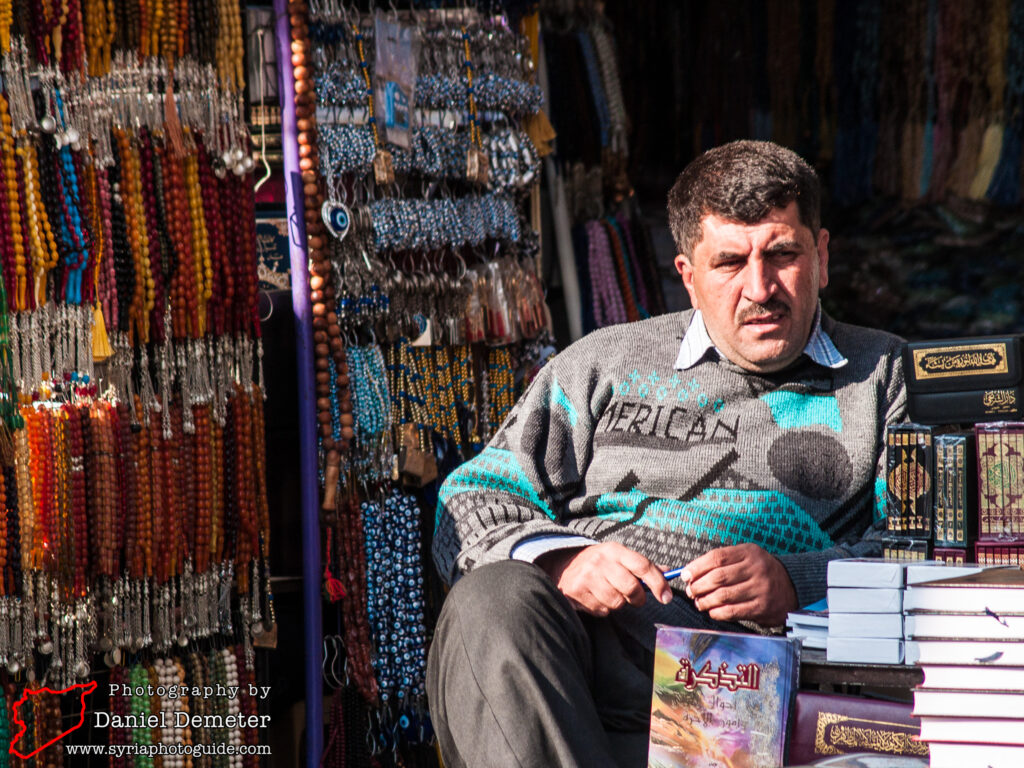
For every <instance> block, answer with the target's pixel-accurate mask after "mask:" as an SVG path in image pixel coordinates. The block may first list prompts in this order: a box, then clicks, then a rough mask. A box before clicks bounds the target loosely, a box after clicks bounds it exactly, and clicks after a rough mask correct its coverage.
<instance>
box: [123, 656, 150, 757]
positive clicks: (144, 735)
mask: <svg viewBox="0 0 1024 768" xmlns="http://www.w3.org/2000/svg"><path fill="white" fill-rule="evenodd" d="M128 683H129V685H130V686H131V688H132V695H131V705H130V707H131V708H130V710H129V712H130V714H132V715H135V716H136V718H137V720H136V722H145V719H148V717H149V716H150V715H151V714H154V713H153V705H152V700H151V699H150V698H149V697H148V696H145V695H139V694H138V693H137V692H136V691H138V690H139V689H140V688H141V689H142V690H143V691H145V690H146V689H147V688H149V686H150V678H149V672H148V671H147V670H146V668H145V667H144V666H142V664H136V665H135V666H133V667H132V668H131V671H130V672H129V675H128ZM132 743H133V744H139V745H147V746H148V745H150V744H152V743H153V731H152V730H151V729H150V728H146V727H135V728H132ZM154 763H155V761H154V760H153V757H152V755H148V754H138V755H135V765H136V766H137V767H138V768H152V767H153V765H154Z"/></svg>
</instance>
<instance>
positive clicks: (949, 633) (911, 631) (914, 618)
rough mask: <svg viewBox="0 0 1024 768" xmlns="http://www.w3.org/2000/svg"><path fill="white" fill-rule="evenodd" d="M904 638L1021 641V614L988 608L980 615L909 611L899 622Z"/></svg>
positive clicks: (1023, 633) (1023, 631) (1023, 635)
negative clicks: (988, 609) (1011, 614)
mask: <svg viewBox="0 0 1024 768" xmlns="http://www.w3.org/2000/svg"><path fill="white" fill-rule="evenodd" d="M903 626H904V629H905V630H906V633H907V637H908V638H913V639H914V640H920V639H922V638H945V639H948V640H1024V616H1010V615H1008V614H1002V615H1000V614H998V613H996V612H995V611H988V612H987V613H980V614H964V613H910V614H907V618H906V621H905V622H904V623H903Z"/></svg>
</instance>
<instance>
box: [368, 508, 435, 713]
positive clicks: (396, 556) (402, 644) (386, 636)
mask: <svg viewBox="0 0 1024 768" xmlns="http://www.w3.org/2000/svg"><path fill="white" fill-rule="evenodd" d="M361 510H362V514H363V531H364V535H365V540H366V545H365V546H366V558H367V574H366V588H367V595H366V601H367V612H368V618H369V622H370V626H371V628H372V629H373V633H374V634H373V636H374V643H375V647H376V649H377V654H376V656H375V658H374V669H375V671H376V673H377V682H378V685H379V686H380V699H381V702H382V703H383V704H384V705H385V706H387V705H389V703H390V704H394V705H396V706H398V707H399V708H404V707H413V706H419V704H421V699H422V697H423V695H424V673H425V670H426V626H425V623H424V622H425V616H424V603H423V560H422V556H421V552H420V526H421V522H420V517H421V514H420V510H419V507H418V506H417V505H416V500H415V498H414V497H413V496H402V495H401V494H399V493H398V492H397V491H396V492H395V493H393V494H391V495H389V496H388V497H387V498H386V499H385V501H384V502H383V504H380V503H378V502H374V501H364V502H363V503H362V505H361Z"/></svg>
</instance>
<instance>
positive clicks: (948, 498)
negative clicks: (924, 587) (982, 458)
mask: <svg viewBox="0 0 1024 768" xmlns="http://www.w3.org/2000/svg"><path fill="white" fill-rule="evenodd" d="M977 466H978V465H977V458H976V457H975V455H974V434H973V433H971V432H955V433H949V434H945V435H938V436H937V437H936V438H935V494H934V496H935V526H934V527H935V536H934V542H935V546H936V547H957V548H960V549H966V548H968V547H969V546H971V545H972V544H973V543H974V540H975V539H976V538H977V536H978V483H977V478H978V472H977ZM962 559H963V554H962V553H961V560H962Z"/></svg>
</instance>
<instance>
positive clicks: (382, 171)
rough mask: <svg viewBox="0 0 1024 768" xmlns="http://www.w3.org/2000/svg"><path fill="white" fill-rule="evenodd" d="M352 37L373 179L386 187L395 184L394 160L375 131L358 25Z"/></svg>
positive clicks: (372, 106) (360, 32)
mask: <svg viewBox="0 0 1024 768" xmlns="http://www.w3.org/2000/svg"><path fill="white" fill-rule="evenodd" d="M352 35H353V38H354V39H355V42H356V51H358V53H359V69H360V72H361V74H362V76H363V83H364V84H365V85H366V115H367V117H366V122H367V123H369V125H370V130H371V131H373V147H374V155H373V177H374V180H376V182H377V183H378V184H381V185H388V184H393V183H394V182H395V168H394V159H393V158H392V156H391V153H390V152H389V151H388V150H386V149H384V146H383V144H382V143H381V140H380V132H379V130H378V129H377V116H376V113H375V111H374V104H373V79H372V77H371V75H370V64H369V62H367V60H366V51H365V49H364V47H363V41H364V40H365V36H364V35H363V31H362V30H361V29H360V28H359V26H358V25H356V24H353V25H352Z"/></svg>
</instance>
